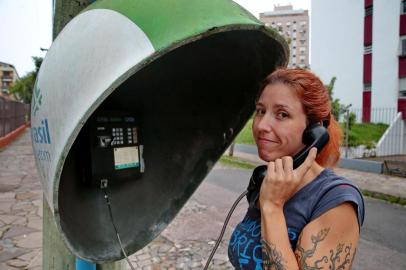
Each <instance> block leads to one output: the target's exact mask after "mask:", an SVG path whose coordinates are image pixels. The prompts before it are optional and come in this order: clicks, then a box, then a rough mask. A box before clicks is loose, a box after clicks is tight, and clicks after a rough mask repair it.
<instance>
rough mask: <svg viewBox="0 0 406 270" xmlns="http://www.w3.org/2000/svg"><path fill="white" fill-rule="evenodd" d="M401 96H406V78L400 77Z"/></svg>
mask: <svg viewBox="0 0 406 270" xmlns="http://www.w3.org/2000/svg"><path fill="white" fill-rule="evenodd" d="M399 97H400V98H406V78H402V79H399Z"/></svg>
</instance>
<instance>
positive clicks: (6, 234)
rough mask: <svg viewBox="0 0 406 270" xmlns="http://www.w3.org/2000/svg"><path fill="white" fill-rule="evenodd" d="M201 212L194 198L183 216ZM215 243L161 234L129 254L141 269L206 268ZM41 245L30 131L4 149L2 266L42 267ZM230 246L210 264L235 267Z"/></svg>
mask: <svg viewBox="0 0 406 270" xmlns="http://www.w3.org/2000/svg"><path fill="white" fill-rule="evenodd" d="M196 211H199V207H198V206H196V203H194V202H193V201H190V202H189V203H187V205H186V206H185V207H184V208H183V209H182V211H181V212H180V214H179V215H178V218H182V217H184V216H185V215H187V214H188V213H191V212H196ZM182 213H183V214H182ZM174 222H175V223H176V219H175V220H174ZM226 239H227V238H226ZM214 244H215V243H214V241H211V240H209V241H203V240H202V241H181V242H172V241H170V240H169V239H168V238H166V237H164V236H162V235H161V236H159V237H158V238H156V239H155V240H154V241H153V242H151V243H150V244H149V245H148V246H146V247H145V248H144V249H142V250H140V251H138V252H137V253H135V254H133V255H131V256H130V257H129V258H130V260H131V262H132V263H133V265H134V267H136V269H143V270H144V269H202V268H203V266H204V265H205V263H206V259H207V257H208V255H209V254H210V252H211V250H212V248H213V246H214ZM41 246H42V189H41V185H40V183H39V180H38V176H37V172H36V168H35V161H34V158H33V154H32V148H31V142H30V136H29V132H28V131H26V132H25V133H23V135H21V136H20V137H19V138H18V139H17V140H16V141H14V142H13V143H12V144H11V145H10V146H8V147H6V148H5V149H2V150H0V269H1V270H16V269H28V270H40V269H41V265H42V264H41V263H42V253H41ZM225 250H226V244H225V243H222V244H221V245H220V247H219V249H218V251H217V253H216V255H215V256H214V259H213V261H212V263H211V267H210V269H232V266H231V264H230V263H229V262H228V258H227V256H226V255H224V254H227V253H226V251H225ZM128 269H130V268H129V266H128Z"/></svg>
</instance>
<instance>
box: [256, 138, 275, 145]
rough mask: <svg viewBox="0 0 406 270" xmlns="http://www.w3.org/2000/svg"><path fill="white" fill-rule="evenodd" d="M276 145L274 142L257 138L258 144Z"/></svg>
mask: <svg viewBox="0 0 406 270" xmlns="http://www.w3.org/2000/svg"><path fill="white" fill-rule="evenodd" d="M275 143H278V142H276V141H273V140H270V139H265V138H258V144H275Z"/></svg>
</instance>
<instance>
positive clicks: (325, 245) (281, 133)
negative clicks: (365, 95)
mask: <svg viewBox="0 0 406 270" xmlns="http://www.w3.org/2000/svg"><path fill="white" fill-rule="evenodd" d="M317 123H319V124H320V125H324V126H325V127H327V131H328V133H329V137H330V139H329V141H328V143H327V145H326V146H325V147H324V148H323V149H322V151H321V152H320V153H317V149H315V148H313V149H312V150H311V151H310V152H309V154H308V156H307V158H306V160H305V161H304V162H303V163H302V164H301V165H300V166H299V167H297V168H296V169H293V160H292V157H293V156H295V155H296V154H297V153H298V152H300V151H301V150H302V149H303V148H304V147H305V145H304V144H303V142H302V134H303V132H304V131H305V129H306V128H307V127H309V126H310V125H312V124H317ZM252 129H253V135H254V139H255V142H256V144H257V147H258V153H259V156H260V158H261V159H263V160H264V161H266V162H268V165H267V172H266V175H265V177H264V179H263V183H262V185H261V188H260V192H259V200H258V202H257V203H254V204H251V205H250V207H249V208H248V211H247V214H246V216H245V218H244V219H243V221H242V222H241V223H240V224H238V226H237V227H236V229H235V231H234V232H233V234H232V237H231V240H230V245H229V249H228V253H229V258H230V261H231V263H232V264H233V265H234V267H235V268H237V269H278V270H279V269H281V270H282V269H295V270H296V269H331V270H333V269H343V270H345V269H350V268H351V264H352V262H353V260H354V256H355V253H356V248H357V243H358V239H359V232H360V227H361V225H362V223H363V219H364V202H363V198H362V195H361V193H360V192H359V190H358V188H356V187H355V186H354V185H353V184H352V183H351V182H350V181H348V180H346V179H345V178H343V177H341V176H338V175H336V174H335V173H334V172H333V170H332V169H331V168H334V166H335V165H336V163H337V161H338V160H339V157H340V153H339V145H340V140H341V130H340V127H339V126H338V123H337V122H336V120H335V119H334V118H333V116H332V115H331V104H330V101H329V97H328V93H327V91H326V89H325V88H324V86H323V83H322V82H321V81H320V79H319V78H318V77H317V76H315V75H314V74H313V73H311V72H309V71H306V70H300V69H278V70H276V71H275V72H273V73H272V74H270V75H269V76H268V77H267V78H266V79H265V81H264V83H263V86H262V87H261V91H260V96H259V98H258V100H257V102H256V113H255V118H254V121H253V126H252ZM254 175H255V171H254ZM254 175H253V177H254Z"/></svg>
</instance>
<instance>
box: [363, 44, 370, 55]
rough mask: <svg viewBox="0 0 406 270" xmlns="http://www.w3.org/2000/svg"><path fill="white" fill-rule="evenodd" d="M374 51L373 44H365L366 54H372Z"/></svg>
mask: <svg viewBox="0 0 406 270" xmlns="http://www.w3.org/2000/svg"><path fill="white" fill-rule="evenodd" d="M370 53H372V45H369V46H365V47H364V54H370Z"/></svg>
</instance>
